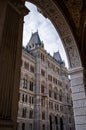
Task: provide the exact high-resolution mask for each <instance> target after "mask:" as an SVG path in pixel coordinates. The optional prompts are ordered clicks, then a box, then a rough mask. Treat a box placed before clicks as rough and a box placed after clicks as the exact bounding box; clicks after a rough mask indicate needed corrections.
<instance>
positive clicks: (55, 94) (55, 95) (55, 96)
mask: <svg viewBox="0 0 86 130" xmlns="http://www.w3.org/2000/svg"><path fill="white" fill-rule="evenodd" d="M54 99H55V100H57V92H56V91H55V92H54Z"/></svg>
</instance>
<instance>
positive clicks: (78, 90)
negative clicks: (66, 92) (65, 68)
mask: <svg viewBox="0 0 86 130" xmlns="http://www.w3.org/2000/svg"><path fill="white" fill-rule="evenodd" d="M70 76H71V89H72V99H73V110H74V119H75V128H76V130H86V95H85V86H84V80H83V68H82V67H77V68H74V69H71V70H70Z"/></svg>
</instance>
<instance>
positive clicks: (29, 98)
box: [29, 96, 31, 104]
mask: <svg viewBox="0 0 86 130" xmlns="http://www.w3.org/2000/svg"><path fill="white" fill-rule="evenodd" d="M29 103H30V104H31V96H29Z"/></svg>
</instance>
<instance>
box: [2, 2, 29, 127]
mask: <svg viewBox="0 0 86 130" xmlns="http://www.w3.org/2000/svg"><path fill="white" fill-rule="evenodd" d="M20 10H21V11H20ZM27 12H28V10H27V9H26V7H24V3H22V2H20V3H18V4H16V3H15V2H10V1H8V0H7V1H0V26H1V27H0V129H1V130H15V129H16V122H17V111H18V93H19V80H20V67H21V52H22V32H23V17H24V15H25V14H27Z"/></svg>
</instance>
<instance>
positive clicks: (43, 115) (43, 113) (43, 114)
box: [42, 112, 45, 120]
mask: <svg viewBox="0 0 86 130" xmlns="http://www.w3.org/2000/svg"><path fill="white" fill-rule="evenodd" d="M42 120H45V112H42Z"/></svg>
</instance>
